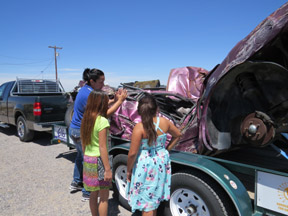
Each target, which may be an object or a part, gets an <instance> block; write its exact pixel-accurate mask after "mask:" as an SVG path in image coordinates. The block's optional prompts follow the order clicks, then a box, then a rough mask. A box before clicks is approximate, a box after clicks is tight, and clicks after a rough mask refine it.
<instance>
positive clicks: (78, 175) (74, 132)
mask: <svg viewBox="0 0 288 216" xmlns="http://www.w3.org/2000/svg"><path fill="white" fill-rule="evenodd" d="M69 137H70V138H71V139H72V140H73V142H74V144H75V147H76V149H77V156H76V158H75V164H74V173H73V181H75V182H76V183H79V182H81V183H82V182H83V151H82V144H81V139H80V129H75V128H69ZM82 192H83V193H84V194H88V195H89V194H90V193H89V192H88V191H86V190H85V188H83V189H82Z"/></svg>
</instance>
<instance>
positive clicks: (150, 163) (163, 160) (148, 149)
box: [127, 95, 181, 216]
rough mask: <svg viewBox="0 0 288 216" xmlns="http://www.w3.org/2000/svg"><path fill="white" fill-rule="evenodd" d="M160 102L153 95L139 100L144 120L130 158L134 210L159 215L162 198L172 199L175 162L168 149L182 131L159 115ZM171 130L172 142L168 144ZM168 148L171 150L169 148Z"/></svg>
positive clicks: (136, 131)
mask: <svg viewBox="0 0 288 216" xmlns="http://www.w3.org/2000/svg"><path fill="white" fill-rule="evenodd" d="M157 111H158V107H157V103H156V100H155V99H154V98H153V97H152V96H151V95H146V96H144V97H143V98H142V99H141V100H140V101H139V104H138V113H139V115H140V116H141V119H142V122H140V123H138V124H136V125H135V127H134V129H133V133H132V138H131V146H130V150H129V154H128V161H127V181H128V187H127V195H128V196H127V197H128V203H129V205H130V206H131V209H132V212H135V210H139V211H142V215H143V216H148V215H149V216H150V215H151V216H152V215H153V216H156V212H157V208H158V206H159V205H160V202H161V201H163V200H169V199H170V184H171V165H170V158H169V152H168V150H170V149H172V148H173V146H174V145H175V144H176V143H177V142H178V140H179V139H180V136H181V132H180V131H179V130H178V129H177V128H176V127H175V125H174V124H173V123H172V122H170V121H169V120H168V119H165V118H163V117H158V116H157ZM167 133H169V134H171V136H172V138H171V140H170V143H169V144H168V146H167V147H166V148H165V142H166V139H167ZM167 149H168V150H167Z"/></svg>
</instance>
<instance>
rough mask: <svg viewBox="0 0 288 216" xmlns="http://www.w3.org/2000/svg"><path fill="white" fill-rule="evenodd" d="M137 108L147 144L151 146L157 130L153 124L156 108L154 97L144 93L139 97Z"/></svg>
mask: <svg viewBox="0 0 288 216" xmlns="http://www.w3.org/2000/svg"><path fill="white" fill-rule="evenodd" d="M137 110H138V113H139V115H140V116H141V119H142V124H143V127H144V130H145V132H146V134H147V137H148V145H149V146H151V145H152V143H153V142H154V141H156V138H157V131H156V130H155V126H154V124H153V117H155V116H156V114H157V110H158V106H157V102H156V100H155V98H154V97H153V96H152V95H150V94H147V95H145V96H144V97H143V98H141V99H140V101H139V104H138V108H137Z"/></svg>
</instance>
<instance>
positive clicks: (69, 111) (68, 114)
mask: <svg viewBox="0 0 288 216" xmlns="http://www.w3.org/2000/svg"><path fill="white" fill-rule="evenodd" d="M73 114H74V102H73V103H71V104H70V105H69V106H68V108H67V110H66V112H65V125H66V126H67V127H69V126H70V123H71V121H72V117H73Z"/></svg>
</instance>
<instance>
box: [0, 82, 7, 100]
mask: <svg viewBox="0 0 288 216" xmlns="http://www.w3.org/2000/svg"><path fill="white" fill-rule="evenodd" d="M7 85H8V83H4V84H3V85H1V86H0V99H3V95H4V91H5V88H6V86H7Z"/></svg>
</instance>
